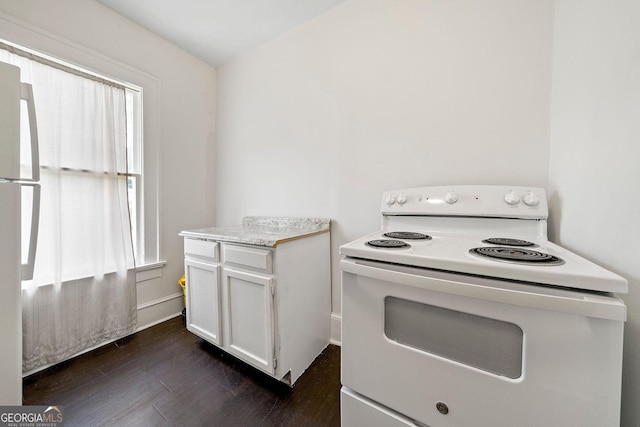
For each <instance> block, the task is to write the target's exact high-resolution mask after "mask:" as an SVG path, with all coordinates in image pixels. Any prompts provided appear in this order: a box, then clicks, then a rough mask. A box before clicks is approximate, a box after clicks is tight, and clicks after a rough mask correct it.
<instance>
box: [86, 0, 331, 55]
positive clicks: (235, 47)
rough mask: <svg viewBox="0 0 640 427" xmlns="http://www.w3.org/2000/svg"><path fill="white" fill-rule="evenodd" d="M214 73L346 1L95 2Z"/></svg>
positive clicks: (160, 0) (170, 0)
mask: <svg viewBox="0 0 640 427" xmlns="http://www.w3.org/2000/svg"><path fill="white" fill-rule="evenodd" d="M97 1H98V2H100V3H102V4H104V5H105V6H107V7H109V8H111V9H113V10H115V11H116V12H118V13H120V14H121V15H124V16H126V17H127V18H129V19H131V20H132V21H134V22H136V23H138V24H139V25H141V26H143V27H145V28H147V29H148V30H150V31H152V32H154V33H156V34H158V35H159V36H160V37H163V38H165V39H167V40H169V41H171V42H172V43H174V44H175V45H177V46H179V47H181V48H182V49H184V50H186V51H188V52H191V53H192V54H194V55H195V56H197V57H199V58H201V59H203V60H204V61H206V62H208V63H209V64H211V65H213V66H214V67H218V66H220V65H222V64H224V63H225V62H227V61H228V60H230V59H232V58H234V57H235V56H238V55H240V54H242V53H243V52H245V51H247V50H248V49H251V48H252V47H254V46H257V45H259V44H261V43H263V42H265V41H267V40H270V39H272V38H274V37H276V36H278V35H279V34H282V33H284V32H286V31H288V30H290V29H292V28H294V27H296V26H297V25H300V24H301V23H303V22H305V21H307V20H309V19H311V18H313V17H314V16H317V15H320V14H321V13H323V12H325V11H327V10H328V9H330V8H332V7H333V6H335V5H337V4H338V3H341V2H343V1H344V0H134V1H132V0H97Z"/></svg>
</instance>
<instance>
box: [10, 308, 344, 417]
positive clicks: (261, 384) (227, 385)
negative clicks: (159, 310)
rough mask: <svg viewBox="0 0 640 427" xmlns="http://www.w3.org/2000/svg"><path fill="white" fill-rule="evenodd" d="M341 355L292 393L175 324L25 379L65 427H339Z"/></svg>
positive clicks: (26, 393) (326, 358)
mask: <svg viewBox="0 0 640 427" xmlns="http://www.w3.org/2000/svg"><path fill="white" fill-rule="evenodd" d="M339 389H340V348H339V347H337V346H334V345H329V347H327V348H326V349H325V350H324V351H323V352H322V354H321V355H320V356H318V358H317V359H316V360H315V362H314V363H313V365H312V366H311V367H310V368H309V369H308V370H307V371H306V372H305V373H304V375H302V377H301V378H300V379H299V380H298V381H297V383H296V384H295V386H294V387H293V389H291V388H289V387H287V386H285V385H284V384H281V383H279V382H278V381H276V380H274V379H272V378H270V377H268V376H267V375H264V374H262V373H260V372H258V371H257V370H255V369H253V368H250V367H248V366H247V365H245V364H243V363H242V362H239V361H238V360H237V359H235V358H233V357H232V356H229V355H227V354H225V353H223V352H222V351H220V350H218V349H216V348H215V347H214V346H212V345H209V344H208V343H206V342H204V341H202V340H200V339H199V338H198V337H196V336H195V335H193V334H191V333H190V332H188V331H187V330H186V329H185V327H184V322H183V320H182V318H181V317H177V318H175V319H172V320H169V321H167V322H163V323H161V324H159V325H156V326H154V327H152V328H149V329H145V330H143V331H141V332H138V333H137V334H134V335H131V336H129V337H127V338H124V339H122V340H119V341H117V342H116V343H114V344H110V345H107V346H104V347H101V348H99V349H97V350H94V351H92V352H90V353H87V354H85V355H82V356H79V357H76V358H74V359H72V360H69V361H67V362H64V363H61V364H59V365H56V366H54V367H52V368H49V369H47V370H45V371H42V372H39V373H36V374H34V375H31V376H29V377H27V378H25V379H24V389H23V401H24V404H25V405H62V406H63V407H64V421H65V426H67V427H70V426H83V427H84V426H184V427H189V426H339V425H340V407H339V405H340V404H339Z"/></svg>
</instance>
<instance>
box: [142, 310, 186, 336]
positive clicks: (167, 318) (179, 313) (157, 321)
mask: <svg viewBox="0 0 640 427" xmlns="http://www.w3.org/2000/svg"><path fill="white" fill-rule="evenodd" d="M178 316H182V312H178V313H174V314H170V315H168V316H167V317H164V318H162V319H159V320H156V321H154V322H152V323H147V324H145V325H142V326H138V327H137V328H136V332H140V331H142V330H144V329H147V328H150V327H152V326H155V325H157V324H159V323H162V322H166V321H167V320H171V319H173V318H175V317H178Z"/></svg>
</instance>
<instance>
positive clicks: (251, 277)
mask: <svg viewBox="0 0 640 427" xmlns="http://www.w3.org/2000/svg"><path fill="white" fill-rule="evenodd" d="M223 276H224V291H225V292H224V293H225V294H226V296H227V300H226V302H227V314H228V315H227V317H226V321H227V322H226V329H227V336H228V337H229V342H228V343H227V345H226V346H225V347H226V348H227V350H228V351H229V353H231V354H233V355H234V356H237V357H239V358H240V359H242V360H244V361H246V362H248V363H250V364H252V365H253V366H255V367H257V368H259V369H262V370H263V371H265V372H267V373H269V374H273V373H274V361H275V358H276V355H275V352H274V342H275V339H274V338H275V337H274V335H273V327H274V318H273V299H274V296H275V287H274V284H275V280H274V279H273V278H271V277H267V276H262V275H257V274H251V273H248V272H243V271H238V270H233V269H230V268H225V269H224V274H223Z"/></svg>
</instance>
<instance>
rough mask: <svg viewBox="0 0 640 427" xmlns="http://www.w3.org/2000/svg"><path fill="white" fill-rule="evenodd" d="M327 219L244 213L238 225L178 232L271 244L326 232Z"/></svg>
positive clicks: (223, 239)
mask: <svg viewBox="0 0 640 427" xmlns="http://www.w3.org/2000/svg"><path fill="white" fill-rule="evenodd" d="M330 223H331V221H330V220H329V219H324V218H283V217H263V216H247V217H244V218H243V220H242V224H240V225H233V226H227V227H210V228H200V229H197V230H185V231H183V232H181V233H180V236H182V237H189V238H195V239H205V240H215V241H218V242H229V243H242V244H246V245H256V246H266V247H270V248H274V247H276V246H278V244H280V243H283V242H286V241H289V240H295V239H301V238H303V237H308V236H312V235H314V234H320V233H327V232H329V231H330V227H331V225H330Z"/></svg>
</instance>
